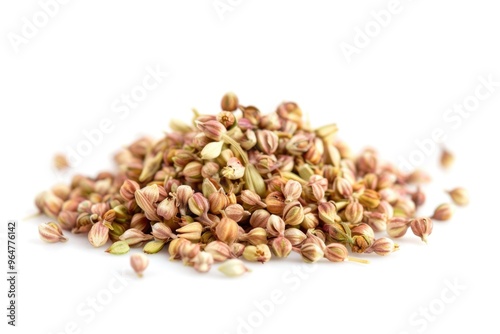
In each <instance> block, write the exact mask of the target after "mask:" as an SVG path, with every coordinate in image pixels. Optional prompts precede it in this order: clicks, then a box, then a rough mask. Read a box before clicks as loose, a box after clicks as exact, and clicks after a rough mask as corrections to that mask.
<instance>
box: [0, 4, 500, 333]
mask: <svg viewBox="0 0 500 334" xmlns="http://www.w3.org/2000/svg"><path fill="white" fill-rule="evenodd" d="M222 2H223V3H226V2H225V1H222ZM230 3H233V4H234V6H233V7H231V10H230V11H227V12H225V13H224V15H223V16H222V18H223V19H221V17H220V16H219V14H218V13H217V11H216V10H215V9H214V7H213V0H204V1H159V0H156V1H155V0H144V1H123V0H120V1H118V0H115V1H105V2H103V1H93V0H88V1H77V0H74V1H69V3H68V4H65V5H60V8H59V11H58V13H56V14H55V15H54V17H52V18H50V19H49V22H48V24H47V25H46V26H45V27H42V28H40V29H39V31H38V33H37V34H36V36H33V37H31V38H28V39H27V40H26V42H27V43H25V44H22V45H20V46H19V48H18V52H16V50H15V48H14V47H13V45H12V44H11V42H10V41H9V37H8V36H11V37H12V36H13V35H12V34H21V33H22V27H23V25H24V24H25V23H24V21H23V17H26V18H28V19H29V20H30V21H33V19H32V17H33V15H34V14H36V13H37V12H39V11H40V10H41V9H40V5H39V4H38V2H37V1H34V0H29V1H28V0H23V1H3V2H2V3H1V5H0V22H1V23H0V27H1V28H0V29H1V36H2V39H1V42H0V48H1V53H0V57H1V59H0V60H1V61H0V88H1V97H0V110H1V114H2V115H3V121H2V122H1V131H0V136H1V141H0V142H1V145H2V146H1V153H2V159H1V161H2V164H1V165H2V167H1V171H2V175H3V177H2V185H1V187H0V191H1V203H3V204H2V205H1V210H0V221H1V222H2V230H1V233H2V235H3V240H4V241H2V247H1V252H2V254H1V255H0V262H1V263H2V265H1V267H2V268H3V269H2V271H6V265H5V263H6V255H7V254H6V246H5V234H6V222H7V220H8V219H17V220H19V228H18V233H19V239H18V260H19V267H18V268H19V273H20V276H19V285H18V295H19V298H18V307H19V308H18V327H17V328H15V329H13V328H11V327H10V326H7V325H6V322H7V318H6V317H5V315H4V314H5V313H6V310H5V307H6V306H5V305H6V303H7V298H6V293H7V286H6V281H5V279H2V280H1V281H2V284H0V288H1V293H0V295H1V296H2V298H1V305H2V306H1V309H2V310H3V311H2V314H1V317H0V318H1V319H3V320H2V324H1V326H2V330H1V331H2V333H5V330H4V328H7V333H15V332H16V333H43V334H48V333H65V328H66V326H69V329H70V330H69V331H66V333H72V332H75V333H76V332H79V333H109V332H110V331H112V332H113V333H129V332H131V333H132V332H137V333H139V332H140V333H150V332H152V331H155V332H167V331H168V332H171V331H173V332H176V333H179V332H188V333H198V332H199V333H207V334H208V333H238V332H239V333H251V332H253V333H273V332H274V333H275V332H279V333H285V332H289V333H298V332H304V331H307V332H319V331H321V332H322V333H341V332H347V331H348V332H349V333H390V334H392V333H394V334H402V333H411V334H413V333H420V332H425V333H444V332H454V331H457V332H458V331H459V332H461V333H469V332H486V333H493V332H495V330H496V329H493V327H495V328H498V327H497V317H498V305H497V302H498V300H499V299H500V292H499V288H498V281H499V279H500V275H499V274H498V271H496V272H495V271H494V269H498V255H497V250H498V246H497V245H498V240H497V238H498V235H499V232H500V229H499V222H498V215H497V213H496V212H497V209H498V194H497V189H498V186H499V185H500V184H499V182H498V168H497V166H498V164H497V163H496V161H498V159H496V160H495V158H496V157H497V156H498V148H497V145H498V142H499V139H500V138H499V134H498V133H499V131H498V120H499V117H498V112H499V108H500V97H499V96H500V87H496V90H495V92H494V93H492V94H491V96H489V97H488V98H487V99H485V100H484V101H481V102H480V104H479V106H478V108H477V109H475V110H474V111H473V112H471V113H470V115H469V117H468V118H466V119H462V121H461V122H460V124H458V123H456V127H455V128H453V127H452V126H451V125H452V123H450V122H447V121H445V120H444V118H443V117H444V115H445V112H446V110H447V109H448V108H452V107H453V105H454V104H461V103H462V102H463V101H464V99H465V98H467V97H468V96H472V95H474V92H475V89H476V87H477V86H478V85H480V80H479V77H481V76H482V77H484V78H487V77H488V76H491V77H492V79H493V81H497V82H498V81H500V69H499V60H500V46H499V40H498V31H500V21H499V20H498V13H499V9H500V8H499V7H498V5H497V4H496V3H495V2H493V1H486V0H483V1H480V0H476V1H439V2H437V1H430V0H420V1H409V0H401V3H400V8H401V9H400V12H399V13H398V14H396V15H392V18H391V22H390V23H389V24H388V25H387V26H386V27H383V28H381V31H380V32H379V33H378V35H377V36H374V37H372V38H370V42H369V44H368V45H367V46H366V47H363V48H359V53H358V54H354V55H352V57H351V58H352V59H351V62H350V63H349V62H348V61H347V59H346V57H345V56H344V55H343V53H342V51H341V47H340V45H341V43H342V42H345V43H349V44H351V45H354V44H353V40H354V38H355V37H356V34H357V33H356V28H359V29H364V28H365V25H366V24H368V25H369V26H370V24H371V23H370V22H371V21H373V20H374V19H373V17H372V16H371V15H370V12H371V11H377V12H378V11H380V10H383V9H386V8H387V7H388V3H389V1H378V0H377V1H335V2H333V1H290V0H287V1H284V0H283V1H266V2H264V1H250V0H242V1H236V0H233V1H232V2H230ZM10 33H11V34H10ZM9 34H10V35H9ZM148 66H149V67H152V68H155V67H157V66H159V67H160V68H161V69H162V70H164V71H168V72H169V76H168V77H167V78H166V79H165V80H164V81H163V83H162V84H161V85H160V86H159V87H158V88H157V89H155V90H154V91H152V92H150V93H149V94H148V96H147V98H146V99H145V100H144V101H143V102H141V103H140V105H139V106H138V107H137V108H136V109H133V110H132V111H131V112H130V114H129V115H128V116H127V117H125V118H124V119H120V118H118V117H117V116H118V115H117V114H116V113H114V112H113V110H112V107H111V105H112V103H113V102H114V101H115V100H116V99H119V98H120V96H121V94H128V93H130V91H131V89H132V88H133V87H135V86H136V85H138V84H141V82H142V79H143V78H144V76H145V75H146V73H147V72H146V70H145V69H146V67H148ZM230 90H231V91H235V92H236V93H237V94H238V95H239V97H240V101H241V102H242V103H243V104H254V105H256V106H258V107H259V108H260V109H261V110H263V111H266V112H267V111H272V110H274V108H275V107H276V106H277V104H278V103H280V102H281V101H283V100H294V101H296V102H298V103H299V105H300V106H301V107H302V109H303V111H304V112H305V113H306V114H307V115H309V117H310V120H311V122H312V124H313V125H321V124H323V123H325V122H336V123H337V124H338V126H339V128H340V133H339V136H341V137H342V138H343V139H345V141H347V142H348V143H350V144H351V146H352V147H353V148H354V149H355V150H356V151H358V150H360V149H361V148H362V147H364V146H366V145H371V146H373V147H376V148H377V149H378V150H379V152H380V154H381V155H382V156H383V157H384V158H386V159H387V160H390V161H394V162H398V161H399V159H401V158H402V157H405V158H408V157H409V156H410V155H411V154H418V153H414V152H415V150H417V149H418V146H417V145H416V143H415V141H422V140H425V139H426V138H427V139H428V138H430V136H431V133H432V131H433V130H434V129H436V128H441V129H443V130H444V131H445V133H446V135H447V137H446V143H445V144H446V146H447V147H449V148H450V149H451V150H452V151H453V152H455V154H456V157H457V161H456V165H455V166H454V168H453V169H452V170H451V171H450V172H447V173H444V172H442V171H441V170H440V169H439V168H437V159H438V158H437V157H438V156H437V153H436V152H434V153H432V154H430V155H427V156H426V157H425V163H424V164H423V165H422V167H423V168H425V169H427V170H428V171H430V172H431V173H432V175H433V180H434V182H433V183H432V184H430V185H429V186H428V187H426V191H427V193H428V205H427V206H425V207H424V208H423V209H422V211H421V214H423V215H427V214H430V213H431V212H432V210H433V209H434V207H435V206H436V205H437V204H439V203H441V202H446V201H448V198H447V196H446V194H444V192H443V189H445V188H450V187H454V186H464V187H467V188H468V189H469V190H470V193H471V198H472V200H471V205H470V206H468V207H467V208H465V209H460V210H458V211H457V212H456V215H455V217H454V218H453V219H452V220H451V221H449V222H446V223H436V224H435V229H434V232H433V234H432V235H431V237H430V241H429V244H428V245H425V244H423V243H421V242H420V241H419V240H418V239H417V238H416V237H413V236H412V235H411V234H409V235H408V236H407V237H406V238H405V239H404V240H401V241H400V246H401V250H400V251H399V252H397V253H395V254H393V255H391V256H389V257H387V258H376V257H375V256H371V257H369V259H370V260H372V263H371V264H370V265H365V266H361V265H356V264H353V263H343V264H331V263H318V264H316V265H313V266H308V267H305V266H302V265H301V262H300V261H299V259H297V258H295V257H294V258H291V259H287V260H283V261H272V262H270V263H267V264H265V265H251V266H250V267H251V269H252V270H253V271H252V273H250V274H248V275H246V276H244V277H241V278H239V279H227V278H225V277H223V276H222V275H221V274H220V273H219V272H218V271H217V270H212V272H210V273H209V274H206V275H200V274H197V273H196V272H194V271H193V270H192V269H191V268H188V267H183V266H182V265H181V264H180V263H177V262H175V263H174V262H169V261H168V256H167V254H166V252H165V251H163V252H162V253H160V254H157V255H154V256H150V259H151V264H150V267H149V268H148V270H147V271H146V273H145V274H146V275H145V277H144V278H143V279H142V280H139V279H136V278H134V277H133V276H132V275H131V271H130V269H129V266H128V260H129V258H128V256H121V257H118V256H111V255H108V254H106V253H104V252H103V251H102V249H93V248H92V247H91V246H90V245H89V244H88V242H87V240H86V238H85V237H84V236H82V235H77V236H73V235H70V236H69V238H70V241H69V242H68V243H66V244H56V245H48V244H45V243H43V242H42V241H41V240H40V239H39V238H38V232H37V225H38V224H39V223H41V222H44V221H46V220H47V219H46V218H36V219H31V220H24V219H23V218H24V217H25V216H27V215H29V214H31V213H34V212H35V208H34V206H33V200H32V199H33V197H34V196H35V195H36V194H37V193H38V192H40V191H42V190H44V189H46V188H48V187H50V186H51V185H52V184H54V183H56V182H59V181H65V180H68V179H69V175H60V174H57V173H55V171H54V170H53V169H52V167H51V161H52V160H51V159H52V156H53V155H54V154H55V153H57V152H64V151H65V150H67V147H68V146H69V147H75V146H76V145H78V143H80V142H81V141H82V140H84V139H85V137H84V135H83V131H90V130H91V129H94V128H97V127H98V126H99V123H100V121H101V120H103V119H105V118H109V119H111V120H112V122H113V123H112V124H113V130H112V131H111V133H109V134H106V135H105V137H104V139H103V140H102V143H100V144H99V145H96V146H94V147H93V149H92V152H91V153H90V154H89V155H88V156H87V157H85V159H83V161H82V162H81V163H80V164H79V165H78V166H77V167H75V168H74V169H73V170H72V171H71V174H73V173H77V172H78V173H89V174H95V173H97V172H98V171H100V170H102V169H106V168H112V163H111V156H112V154H113V153H114V152H116V150H118V149H119V148H120V147H121V146H123V145H125V144H127V143H129V142H131V141H132V140H134V139H136V138H138V137H139V136H140V135H143V134H149V135H151V136H153V137H156V138H158V137H160V136H161V135H162V131H164V130H168V123H169V120H170V119H171V118H172V117H174V116H175V117H178V118H182V119H184V120H189V119H190V118H191V111H190V108H192V107H196V108H198V109H199V110H200V111H201V112H206V113H209V112H217V111H218V110H219V100H220V97H221V96H222V94H223V93H225V92H226V91H230ZM293 268H299V269H301V270H303V268H306V269H310V271H312V272H311V273H309V274H307V276H299V275H298V274H297V273H295V272H292V270H296V269H293ZM120 273H122V274H123V275H122V277H123V278H122V279H124V280H125V282H126V286H124V288H123V289H122V290H121V291H120V292H118V293H115V294H112V295H111V296H112V297H111V299H110V300H107V301H109V303H108V304H106V305H104V306H103V309H102V310H101V311H99V312H95V317H92V318H91V317H90V316H89V315H88V313H83V314H82V313H81V312H78V311H77V309H78V308H79V307H83V310H86V311H88V310H89V308H88V306H86V303H87V301H88V298H95V297H98V296H104V294H105V293H106V292H105V291H104V290H103V289H107V287H108V285H109V284H110V283H114V280H115V278H114V277H115V276H116V275H120ZM2 277H3V276H2ZM447 281H449V282H458V284H459V285H461V286H462V287H465V288H464V289H463V290H460V293H459V295H458V296H455V298H454V302H451V303H448V304H444V305H445V307H444V309H439V308H438V311H442V313H440V314H438V315H436V314H433V313H432V311H431V314H430V316H431V317H432V321H430V320H429V321H427V320H422V319H425V318H423V317H422V316H420V315H419V312H421V311H422V310H423V309H426V308H429V306H434V307H438V306H439V305H441V304H440V302H439V301H438V300H439V299H440V298H441V292H442V291H443V290H444V289H446V288H447V285H446V284H447V283H446V282H447ZM116 286H117V287H118V286H119V284H116ZM274 290H277V291H278V292H281V293H282V295H283V297H282V298H281V300H284V303H281V304H275V305H273V307H272V308H273V310H272V312H269V313H270V314H267V313H266V315H265V316H262V314H261V313H258V312H260V311H257V307H256V306H255V303H262V301H264V300H269V299H270V298H271V296H272V295H273V294H274V293H276V292H273V291H274ZM103 291H104V292H103ZM452 295H453V294H452V293H450V294H449V296H452ZM264 304H266V303H264ZM82 305H83V306H82ZM415 312H416V313H415ZM412 317H413V321H414V322H412V321H411V320H410V318H412ZM242 319H243V320H242ZM260 320H262V321H260ZM242 321H244V322H245V323H248V322H249V321H250V323H255V321H257V322H258V325H259V326H257V327H251V328H250V327H242V326H244V325H242ZM259 321H260V322H259ZM415 321H417V323H415ZM72 323H75V324H76V326H78V330H76V331H71V326H73V325H72ZM424 325H425V328H424Z"/></svg>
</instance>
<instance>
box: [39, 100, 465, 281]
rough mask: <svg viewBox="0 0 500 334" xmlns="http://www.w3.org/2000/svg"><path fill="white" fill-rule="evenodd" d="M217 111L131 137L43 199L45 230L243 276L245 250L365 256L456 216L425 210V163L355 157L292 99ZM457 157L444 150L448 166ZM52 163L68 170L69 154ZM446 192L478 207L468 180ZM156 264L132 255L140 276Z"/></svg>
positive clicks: (444, 207)
mask: <svg viewBox="0 0 500 334" xmlns="http://www.w3.org/2000/svg"><path fill="white" fill-rule="evenodd" d="M220 107H221V110H220V111H219V112H217V113H216V114H215V115H210V114H200V113H199V112H198V111H197V110H193V112H194V118H193V122H192V124H187V123H183V122H181V121H176V120H173V121H171V128H172V130H173V131H172V132H171V133H167V134H165V136H164V137H163V138H161V139H160V140H157V141H155V140H153V139H151V138H147V137H142V138H139V139H138V140H136V141H134V142H133V143H131V144H130V145H124V146H123V149H121V151H120V152H118V153H117V154H116V155H115V158H114V160H115V163H116V164H117V168H116V170H115V171H113V172H101V173H98V174H97V175H95V176H94V177H87V176H83V175H75V176H73V178H72V180H71V182H70V183H68V184H62V185H55V186H54V187H52V188H51V189H50V190H48V191H44V192H42V193H41V194H39V195H37V196H36V198H35V205H36V207H37V209H38V211H39V212H40V213H41V214H45V215H46V216H48V217H51V218H54V219H57V222H58V223H54V222H49V223H45V224H41V225H40V226H39V233H40V237H41V238H42V239H43V240H45V241H47V242H59V241H61V242H63V241H66V238H65V237H64V235H63V234H62V230H63V229H64V230H68V231H71V232H72V233H75V234H86V235H87V238H88V240H89V242H90V243H91V244H92V245H93V246H94V247H102V246H104V245H105V244H106V243H107V242H108V240H110V239H111V241H112V242H113V243H112V244H111V245H110V246H109V245H108V246H107V250H106V252H108V253H111V254H125V253H127V252H128V251H129V249H130V247H134V246H140V247H143V251H144V253H149V254H155V253H159V252H160V251H161V250H162V249H163V248H164V247H165V246H167V248H168V252H169V254H170V255H169V256H170V259H171V260H181V261H182V262H183V263H184V264H185V265H187V266H192V267H193V268H194V269H195V270H197V271H199V272H208V271H209V270H210V268H211V266H212V265H213V263H214V262H224V263H222V264H221V265H220V267H219V270H220V271H222V272H223V273H224V274H226V275H228V276H238V275H242V274H243V273H245V272H247V271H248V269H247V268H246V267H245V266H244V265H243V263H242V262H241V261H240V260H238V259H237V258H239V257H243V258H244V259H246V260H247V261H254V262H262V263H264V262H268V261H270V260H271V257H272V256H273V254H274V256H275V257H277V258H284V257H287V256H288V255H289V254H290V253H291V251H295V252H298V253H300V255H301V257H302V259H303V260H304V261H306V262H316V261H319V260H321V259H322V258H323V257H324V258H326V259H327V260H329V261H330V262H343V261H352V262H360V263H366V262H367V261H366V260H364V259H359V258H353V257H350V256H349V254H350V253H375V254H378V255H388V254H390V253H392V252H393V251H395V250H397V249H398V245H396V244H395V243H394V241H393V239H396V238H401V237H403V236H404V235H405V234H406V232H407V231H408V229H409V228H410V229H411V231H412V232H413V234H415V235H416V236H418V237H420V238H421V239H422V240H423V241H427V239H428V237H429V235H430V234H431V233H432V228H433V220H450V219H452V215H453V213H454V207H453V206H452V205H451V204H441V205H439V206H438V207H437V208H436V209H435V211H434V214H433V215H432V216H431V218H421V217H416V214H417V210H419V209H420V208H421V207H422V206H423V204H424V203H425V202H426V194H425V193H424V191H423V190H422V185H423V184H424V183H429V182H430V180H431V178H430V175H429V174H427V173H426V172H425V171H423V170H415V171H413V172H409V173H407V172H404V171H402V170H400V169H399V168H398V167H397V166H396V165H395V164H391V163H389V162H385V160H384V159H383V158H382V156H381V155H379V153H378V152H377V151H376V150H375V149H373V148H366V149H364V150H363V151H361V153H360V154H358V155H355V154H354V153H353V152H352V151H351V150H350V149H349V146H348V145H347V144H346V143H345V142H343V141H342V140H340V139H339V138H337V132H338V128H337V126H336V125H335V124H329V125H324V126H320V127H319V128H317V129H311V127H310V126H309V124H308V122H304V121H303V119H302V116H303V114H302V110H301V109H300V107H299V106H298V105H297V104H296V103H294V102H283V103H281V104H279V105H278V107H277V108H276V110H275V111H274V112H271V113H269V114H264V113H262V112H261V111H260V110H259V109H258V108H257V107H255V106H251V105H241V104H240V102H239V100H238V97H237V96H236V95H235V94H234V93H227V94H225V95H224V96H223V97H222V99H221V102H220ZM453 160H454V158H453V155H452V154H451V153H450V152H449V151H447V150H446V149H443V150H442V153H441V157H440V163H441V166H442V167H444V168H448V167H449V166H450V165H451V164H452V162H453ZM54 163H55V165H56V168H67V167H68V162H67V160H65V157H63V156H61V155H58V156H56V158H55V159H54ZM448 193H449V195H450V197H451V199H452V201H453V203H454V204H456V205H459V206H465V205H467V204H468V203H469V194H468V192H467V190H465V189H464V188H455V189H453V190H451V191H449V192H448ZM375 232H385V233H386V234H387V235H388V237H382V236H381V237H378V236H377V237H378V238H377V239H376V238H375V234H374V233H375ZM160 256H161V255H160ZM147 263H148V261H147V258H146V257H145V256H144V255H143V254H134V255H132V256H131V265H132V266H133V267H134V270H136V272H137V273H138V274H142V271H143V270H144V269H145V268H146V266H147Z"/></svg>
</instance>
